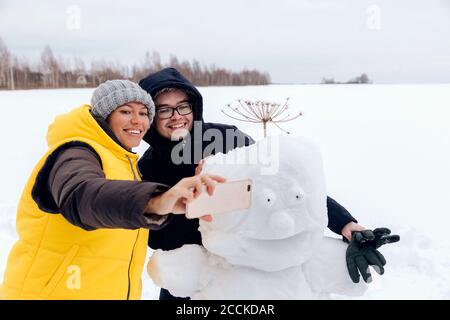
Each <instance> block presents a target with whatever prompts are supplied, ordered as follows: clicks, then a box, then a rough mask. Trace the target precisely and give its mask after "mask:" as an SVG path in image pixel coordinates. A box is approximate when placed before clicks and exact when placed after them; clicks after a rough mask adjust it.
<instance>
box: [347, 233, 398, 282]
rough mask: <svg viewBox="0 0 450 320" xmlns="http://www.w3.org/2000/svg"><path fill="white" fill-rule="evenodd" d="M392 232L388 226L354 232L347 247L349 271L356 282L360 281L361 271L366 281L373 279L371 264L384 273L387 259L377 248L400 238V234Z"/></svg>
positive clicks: (379, 272) (377, 270)
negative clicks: (392, 233) (370, 269)
mask: <svg viewBox="0 0 450 320" xmlns="http://www.w3.org/2000/svg"><path fill="white" fill-rule="evenodd" d="M390 233H391V230H389V229H388V228H377V229H375V230H373V231H372V230H364V231H353V232H352V240H351V241H350V244H349V245H348V248H347V252H346V260H347V269H348V273H349V274H350V278H351V279H352V281H353V282H354V283H358V282H359V273H361V275H362V277H363V279H364V281H365V282H367V283H369V282H371V281H372V276H371V274H370V271H369V265H370V266H372V267H373V268H374V269H375V271H376V272H377V273H378V274H380V275H381V274H383V273H384V268H383V266H384V265H385V264H386V259H385V258H384V257H383V255H382V254H381V253H380V252H379V251H378V250H377V249H378V248H379V247H381V246H382V245H384V244H386V243H393V242H397V241H399V240H400V236H398V235H390ZM344 240H345V239H344ZM358 271H359V272H358Z"/></svg>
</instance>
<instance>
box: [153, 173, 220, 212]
mask: <svg viewBox="0 0 450 320" xmlns="http://www.w3.org/2000/svg"><path fill="white" fill-rule="evenodd" d="M218 182H219V183H222V182H225V178H223V177H220V176H216V175H211V174H200V175H196V176H193V177H189V178H184V179H181V180H180V181H179V182H178V183H177V184H176V185H174V186H173V187H172V188H170V189H169V190H167V191H166V192H164V193H163V194H160V195H159V196H156V197H153V198H151V199H150V201H149V202H148V204H147V210H146V211H147V212H152V213H156V214H160V215H165V214H169V213H174V214H184V213H185V212H186V204H188V203H189V202H191V201H192V200H194V199H196V198H198V196H199V195H200V194H201V193H202V192H204V191H205V188H206V192H208V194H209V195H210V196H212V195H213V193H214V189H215V186H216V183H218Z"/></svg>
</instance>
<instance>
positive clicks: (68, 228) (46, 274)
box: [0, 105, 148, 300]
mask: <svg viewBox="0 0 450 320" xmlns="http://www.w3.org/2000/svg"><path fill="white" fill-rule="evenodd" d="M89 110H90V106H88V105H83V106H81V107H79V108H76V109H74V110H72V111H71V112H69V113H67V114H63V115H60V116H58V117H56V119H55V121H54V122H53V123H52V124H51V125H50V126H49V130H48V133H47V142H48V145H49V148H50V149H49V151H48V152H47V153H46V154H45V155H44V156H43V157H42V158H41V160H40V161H39V162H38V164H37V165H36V167H35V168H34V170H33V172H32V174H31V176H30V178H29V180H28V182H27V184H26V186H25V189H24V191H23V193H22V196H21V199H20V202H19V206H18V209H17V232H18V234H19V240H18V241H17V242H16V244H15V245H14V247H13V248H12V250H11V252H10V254H9V258H8V264H7V267H6V271H5V274H4V283H3V284H2V286H1V287H0V300H2V299H127V298H128V299H139V298H140V296H141V288H142V286H141V274H142V269H143V265H144V262H145V256H146V251H147V240H148V230H147V229H137V230H125V229H97V230H94V231H85V230H83V229H81V228H79V227H77V226H75V225H72V224H71V223H69V222H68V221H67V220H66V219H65V218H64V217H63V216H62V215H61V214H52V213H48V212H45V211H42V210H41V209H39V207H38V205H37V204H36V202H35V201H34V200H33V198H32V194H31V192H32V189H33V186H34V184H35V181H36V177H37V175H38V173H39V171H40V170H41V168H42V167H43V165H44V164H45V161H46V160H47V158H48V157H49V156H50V155H51V154H52V152H54V150H55V149H56V148H58V147H59V146H61V145H63V144H65V143H68V142H70V141H81V142H85V143H87V144H89V145H90V146H91V147H92V148H94V150H95V151H96V152H97V154H98V155H99V156H100V159H101V162H102V167H103V171H104V173H105V176H106V178H107V179H116V180H136V179H139V176H138V174H137V172H138V171H137V167H136V164H137V155H136V154H134V153H132V152H128V151H127V150H125V149H124V148H122V147H121V146H120V145H118V144H117V143H116V142H114V140H112V139H111V138H110V137H109V136H108V135H107V134H106V132H104V131H103V130H102V128H101V127H100V126H99V125H98V123H97V122H96V121H95V119H94V118H93V117H92V115H91V114H90V112H89Z"/></svg>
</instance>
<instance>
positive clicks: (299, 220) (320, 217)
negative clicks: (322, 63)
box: [200, 136, 328, 270]
mask: <svg viewBox="0 0 450 320" xmlns="http://www.w3.org/2000/svg"><path fill="white" fill-rule="evenodd" d="M202 172H203V173H211V174H217V175H221V176H223V177H225V178H227V180H228V181H233V180H240V179H251V181H252V204H251V207H250V208H249V209H247V210H242V211H236V212H231V213H223V214H217V215H213V221H212V222H204V221H201V222H200V232H201V233H202V239H203V244H204V246H205V248H206V249H208V250H209V251H211V252H213V253H215V254H217V255H220V256H223V257H224V258H225V259H227V260H228V261H229V262H230V263H233V264H242V265H247V266H252V267H257V268H262V269H271V270H273V269H282V268H286V267H289V266H291V265H295V264H298V263H300V262H301V261H305V260H307V259H308V257H310V255H311V254H312V249H311V244H312V243H311V242H314V239H316V238H317V237H320V236H322V235H323V230H324V228H325V227H326V225H327V221H328V219H327V212H326V192H325V183H324V175H323V169H322V161H321V156H320V152H319V151H318V149H317V147H315V145H314V144H313V143H312V142H311V141H309V140H308V139H306V138H301V137H291V136H290V137H284V136H283V137H277V136H275V137H269V138H266V139H264V140H261V141H259V142H258V143H256V144H254V145H252V146H249V147H244V148H239V149H235V150H232V151H231V152H229V153H227V154H226V155H224V154H218V155H215V156H214V157H212V158H209V159H208V160H207V161H206V163H205V164H204V167H203V171H202ZM294 248H295V249H294ZM290 250H293V251H292V252H290ZM283 254H291V255H293V256H292V257H289V258H288V259H287V260H289V261H287V260H286V259H279V258H281V257H280V255H283ZM277 260H280V261H277ZM281 260H283V261H281Z"/></svg>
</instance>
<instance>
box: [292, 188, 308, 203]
mask: <svg viewBox="0 0 450 320" xmlns="http://www.w3.org/2000/svg"><path fill="white" fill-rule="evenodd" d="M291 199H293V200H294V201H295V203H299V202H302V201H303V200H304V199H305V191H303V189H302V188H300V187H297V186H296V187H293V188H292V190H291Z"/></svg>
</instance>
